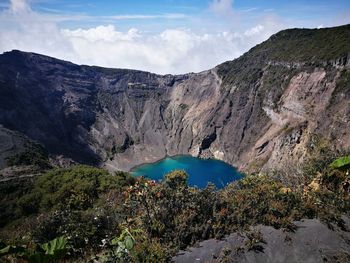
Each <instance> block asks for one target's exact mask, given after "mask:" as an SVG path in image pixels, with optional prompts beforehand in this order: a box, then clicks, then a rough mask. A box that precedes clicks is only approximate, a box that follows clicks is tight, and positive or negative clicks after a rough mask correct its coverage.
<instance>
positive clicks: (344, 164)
mask: <svg viewBox="0 0 350 263" xmlns="http://www.w3.org/2000/svg"><path fill="white" fill-rule="evenodd" d="M330 167H332V168H335V169H349V168H350V155H349V156H344V157H340V158H338V159H336V160H334V161H333V162H332V163H331V164H330Z"/></svg>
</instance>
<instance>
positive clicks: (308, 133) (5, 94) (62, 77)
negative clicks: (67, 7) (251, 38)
mask: <svg viewBox="0 0 350 263" xmlns="http://www.w3.org/2000/svg"><path fill="white" fill-rule="evenodd" d="M320 34H321V36H322V40H323V43H322V42H320V41H319V38H320ZM349 39H350V26H349V25H347V26H343V27H338V28H331V29H322V30H298V29H293V30H286V31H282V32H280V33H278V34H276V35H274V36H272V37H271V38H270V39H269V40H267V41H266V42H264V43H262V44H260V45H258V46H256V47H255V48H253V49H252V50H250V51H249V52H247V53H246V54H244V55H243V56H241V57H240V58H238V59H236V60H233V61H230V62H226V63H224V64H222V65H219V66H217V67H216V68H214V69H212V70H208V71H204V72H201V73H196V74H195V73H190V74H185V75H177V76H172V75H164V76H160V75H156V74H152V73H148V72H142V71H135V70H124V69H106V68H99V67H89V66H78V65H74V64H72V63H69V62H65V61H61V60H57V59H54V58H50V57H46V56H42V55H38V54H33V53H25V52H20V51H12V52H6V53H4V54H2V55H0V123H1V124H2V125H3V126H4V127H6V128H8V129H11V130H15V131H19V132H21V133H24V134H25V135H27V136H28V137H29V138H31V139H33V140H36V141H38V142H40V143H42V144H43V145H45V146H46V148H47V149H48V151H50V153H52V154H54V155H63V156H65V157H67V158H71V159H72V160H74V161H77V162H83V163H90V164H100V165H102V166H105V167H107V168H108V169H110V170H119V169H120V170H129V169H130V168H132V167H133V166H135V165H138V164H141V163H145V162H153V161H156V160H159V159H161V158H163V157H165V156H166V155H175V154H191V155H194V156H203V157H215V158H218V159H221V160H224V161H226V162H228V163H230V164H233V165H235V166H237V167H239V168H240V169H241V170H246V171H256V170H261V169H271V168H274V169H276V168H278V167H281V166H283V165H284V164H285V163H286V162H288V163H295V162H299V161H302V160H303V158H305V156H306V155H307V154H308V150H309V149H310V147H309V145H310V141H311V140H312V139H313V138H314V137H315V136H317V137H318V138H322V140H325V141H327V142H328V143H329V145H330V146H331V147H336V148H349V147H350V129H349V123H350V105H349V100H350V87H349V85H350V80H349V79H350V77H349V76H350V64H349V57H350V56H349V54H350V44H349V43H350V42H349V41H348V40H349ZM310 41H313V42H312V43H313V49H310V48H309V45H310ZM304 42H305V44H303V43H304ZM285 43H288V45H289V46H288V45H287V44H285ZM290 43H292V44H290ZM295 43H299V44H298V46H297V48H296V45H297V44H295ZM318 45H319V46H320V47H318ZM317 52H318V53H317ZM116 59H117V58H116Z"/></svg>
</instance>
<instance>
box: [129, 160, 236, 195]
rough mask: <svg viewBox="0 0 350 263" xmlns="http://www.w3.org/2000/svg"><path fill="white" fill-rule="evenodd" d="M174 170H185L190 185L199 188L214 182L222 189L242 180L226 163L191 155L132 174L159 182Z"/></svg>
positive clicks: (162, 161)
mask: <svg viewBox="0 0 350 263" xmlns="http://www.w3.org/2000/svg"><path fill="white" fill-rule="evenodd" d="M173 170H185V171H186V172H187V173H188V175H189V179H188V184H189V185H190V186H197V187H199V188H204V187H206V186H207V184H208V183H209V182H212V183H213V184H215V185H216V187H217V188H219V189H220V188H223V187H224V186H226V185H227V184H228V183H230V182H232V181H235V180H238V179H240V178H242V174H240V173H239V172H238V171H237V170H236V169H235V168H234V167H232V166H230V165H229V164H227V163H225V162H222V161H218V160H203V159H199V158H195V157H192V156H189V155H179V156H174V157H168V158H165V159H163V160H161V161H159V162H156V163H151V164H143V165H141V166H138V167H136V168H134V169H133V170H132V171H131V173H132V174H133V175H134V176H145V177H147V178H150V179H153V180H157V181H158V180H161V179H163V177H164V175H165V174H167V173H169V172H171V171H173Z"/></svg>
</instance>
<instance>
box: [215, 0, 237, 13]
mask: <svg viewBox="0 0 350 263" xmlns="http://www.w3.org/2000/svg"><path fill="white" fill-rule="evenodd" d="M210 8H211V9H212V11H214V12H215V13H216V14H219V15H231V14H232V13H233V0H213V1H212V2H211V4H210Z"/></svg>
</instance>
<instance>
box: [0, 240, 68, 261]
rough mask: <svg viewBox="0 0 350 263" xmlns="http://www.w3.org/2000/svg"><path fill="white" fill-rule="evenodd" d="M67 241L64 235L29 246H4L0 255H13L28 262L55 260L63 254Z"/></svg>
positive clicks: (66, 248)
mask: <svg viewBox="0 0 350 263" xmlns="http://www.w3.org/2000/svg"><path fill="white" fill-rule="evenodd" d="M67 250H68V243H67V239H66V238H65V237H63V236H62V237H58V238H55V239H53V240H51V241H49V242H47V243H45V244H42V245H40V244H35V245H34V248H33V247H30V246H20V247H18V246H6V247H4V248H2V249H1V250H0V257H2V256H7V255H10V256H11V255H14V256H15V257H16V258H17V259H24V260H26V261H27V262H29V263H49V262H57V261H59V260H60V259H61V258H62V257H64V256H65V254H66V253H67Z"/></svg>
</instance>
